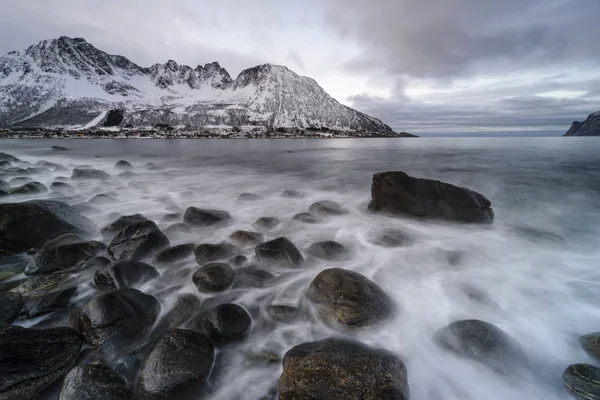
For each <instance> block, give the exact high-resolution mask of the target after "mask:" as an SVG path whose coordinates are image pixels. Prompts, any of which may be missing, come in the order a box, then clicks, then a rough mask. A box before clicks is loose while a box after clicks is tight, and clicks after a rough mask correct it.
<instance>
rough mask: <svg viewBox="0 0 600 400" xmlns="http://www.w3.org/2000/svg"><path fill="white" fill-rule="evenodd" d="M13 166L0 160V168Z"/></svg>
mask: <svg viewBox="0 0 600 400" xmlns="http://www.w3.org/2000/svg"><path fill="white" fill-rule="evenodd" d="M12 166H13V165H12V164H11V163H10V161H6V160H0V168H10V167H12Z"/></svg>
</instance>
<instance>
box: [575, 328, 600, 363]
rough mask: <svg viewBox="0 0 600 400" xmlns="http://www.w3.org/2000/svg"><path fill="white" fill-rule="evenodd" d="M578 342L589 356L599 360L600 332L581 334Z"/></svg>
mask: <svg viewBox="0 0 600 400" xmlns="http://www.w3.org/2000/svg"><path fill="white" fill-rule="evenodd" d="M579 344H580V345H581V347H582V348H583V350H585V352H586V353H588V354H589V355H590V357H593V358H595V359H596V360H600V332H596V333H590V334H589V335H583V336H581V337H580V338H579Z"/></svg>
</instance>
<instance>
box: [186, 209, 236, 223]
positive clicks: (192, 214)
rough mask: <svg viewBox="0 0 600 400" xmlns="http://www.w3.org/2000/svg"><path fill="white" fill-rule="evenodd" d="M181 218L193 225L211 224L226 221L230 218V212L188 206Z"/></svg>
mask: <svg viewBox="0 0 600 400" xmlns="http://www.w3.org/2000/svg"><path fill="white" fill-rule="evenodd" d="M183 220H184V222H187V223H188V224H190V225H194V226H211V225H217V224H223V223H226V222H228V221H229V220H231V214H229V213H228V212H227V211H221V210H204V209H201V208H196V207H189V208H188V209H187V210H185V214H183Z"/></svg>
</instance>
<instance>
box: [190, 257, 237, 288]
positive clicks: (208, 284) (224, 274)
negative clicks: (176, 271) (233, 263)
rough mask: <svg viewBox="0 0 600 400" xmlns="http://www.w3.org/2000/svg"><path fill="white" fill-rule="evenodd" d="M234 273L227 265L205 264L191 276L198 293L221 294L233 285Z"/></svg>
mask: <svg viewBox="0 0 600 400" xmlns="http://www.w3.org/2000/svg"><path fill="white" fill-rule="evenodd" d="M233 278H234V272H233V269H231V267H230V266H229V264H224V263H214V264H207V265H205V266H203V267H202V268H200V269H198V270H197V271H196V272H194V275H192V281H193V282H194V285H196V287H197V288H198V290H199V291H200V292H222V291H223V290H226V289H227V288H229V287H230V286H231V285H232V284H233Z"/></svg>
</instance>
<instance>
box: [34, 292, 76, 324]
mask: <svg viewBox="0 0 600 400" xmlns="http://www.w3.org/2000/svg"><path fill="white" fill-rule="evenodd" d="M76 291H77V287H71V288H68V289H64V290H60V291H56V292H53V293H49V294H46V295H42V296H37V297H30V298H28V299H27V300H26V301H25V309H26V310H27V318H33V317H37V316H38V315H42V314H47V313H50V312H53V311H57V310H61V309H64V308H66V307H67V305H68V304H69V301H70V300H71V298H72V297H73V295H74V294H75V292H76Z"/></svg>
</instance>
